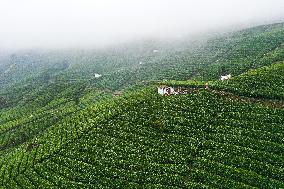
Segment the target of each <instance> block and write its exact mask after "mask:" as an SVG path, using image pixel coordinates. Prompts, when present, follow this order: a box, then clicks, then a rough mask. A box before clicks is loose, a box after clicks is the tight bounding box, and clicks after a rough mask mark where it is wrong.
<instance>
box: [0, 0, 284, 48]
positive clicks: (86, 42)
mask: <svg viewBox="0 0 284 189" xmlns="http://www.w3.org/2000/svg"><path fill="white" fill-rule="evenodd" d="M279 21H284V1H283V0H0V48H36V47H41V48H43V47H48V48H61V47H63V48H66V47H82V46H101V45H105V44H110V43H115V42H118V41H124V40H129V39H133V38H139V37H176V36H181V35H184V34H192V33H199V32H205V31H210V30H216V29H218V28H226V27H231V26H234V25H238V26H249V25H250V24H251V25H256V24H263V23H270V22H279Z"/></svg>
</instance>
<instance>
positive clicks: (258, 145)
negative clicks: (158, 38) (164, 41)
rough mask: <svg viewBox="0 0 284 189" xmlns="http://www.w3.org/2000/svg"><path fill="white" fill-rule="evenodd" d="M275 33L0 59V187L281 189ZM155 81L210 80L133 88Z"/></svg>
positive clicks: (279, 33)
mask: <svg viewBox="0 0 284 189" xmlns="http://www.w3.org/2000/svg"><path fill="white" fill-rule="evenodd" d="M283 32H284V25H283V24H274V25H267V26H259V27H255V28H251V29H247V30H243V31H239V32H235V33H232V34H227V35H223V36H221V37H217V38H216V37H215V38H214V39H211V40H208V41H206V42H204V43H198V44H195V46H192V45H185V44H183V45H181V44H174V45H173V46H172V47H165V46H166V45H161V44H160V43H158V44H156V43H154V42H146V43H144V45H143V47H141V49H140V48H139V47H137V46H136V45H137V44H132V45H130V46H126V47H123V48H122V47H119V48H118V47H117V48H114V49H108V50H106V51H100V52H97V51H96V52H94V51H88V52H81V51H76V52H72V51H68V52H64V53H63V52H48V53H46V54H41V53H38V54H37V53H35V54H34V52H33V53H31V54H33V55H30V54H27V55H25V53H24V52H21V53H20V54H17V55H11V56H10V57H8V58H7V57H6V58H2V57H1V58H2V59H1V60H3V61H5V64H1V65H0V79H1V82H0V86H1V89H0V92H1V94H0V103H1V104H0V117H1V119H0V157H1V158H0V188H1V186H2V187H3V188H12V189H14V188H39V187H42V188H97V187H100V186H101V187H110V188H117V187H120V188H127V187H131V188H133V187H141V186H143V187H149V188H150V187H152V188H153V187H160V188H171V187H172V188H188V187H192V188H196V187H200V188H204V187H208V188H212V187H215V188H252V187H258V188H283V187H284V183H283V179H282V178H283V177H284V170H283V164H284V161H283V159H284V157H283V154H284V143H283V138H284V130H283V126H284V125H283V123H284V120H283V118H284V112H283V106H280V105H281V104H282V103H283V91H284V83H283V82H284V80H283V69H284V68H283V63H281V62H282V61H283V59H284V56H283V55H284V46H283V43H284V37H283V36H284V35H283ZM130 47H131V48H130ZM132 47H133V48H132ZM153 49H159V51H158V53H157V52H155V53H154V52H153ZM173 49H175V50H173ZM138 52H139V53H138ZM73 53H74V54H73ZM23 57H24V58H23ZM140 62H141V64H140ZM11 66H12V67H11ZM255 68H257V69H255ZM252 69H253V70H252ZM7 70H8V71H7ZM249 70H250V71H249ZM247 71H248V72H247ZM244 72H245V73H244ZM8 73H9V74H8ZM94 73H99V74H102V75H103V76H102V77H101V78H95V77H94ZM226 73H232V74H233V76H235V77H233V79H232V80H229V81H227V82H219V81H214V80H215V79H218V78H219V76H220V75H221V74H226ZM242 73H243V74H242ZM238 74H241V75H239V76H237V75H238ZM164 79H165V80H166V79H176V80H179V79H182V80H185V79H195V80H198V79H200V80H203V81H207V80H209V79H212V80H213V81H212V82H210V89H209V90H207V91H206V90H204V89H197V90H191V91H192V92H191V93H190V94H187V95H182V96H170V97H163V96H159V95H158V94H157V93H156V89H155V88H154V87H153V86H148V87H146V88H144V87H143V86H144V85H146V84H147V81H152V80H164ZM142 81H145V82H144V83H142V84H141V82H142ZM149 83H151V82H149ZM176 83H177V84H178V85H180V84H182V85H183V86H186V85H188V83H190V84H189V85H188V87H196V88H200V87H197V86H196V84H198V85H199V86H202V87H203V83H204V82H198V81H197V82H192V81H190V82H188V81H178V82H176ZM136 84H138V87H137V88H143V89H141V90H138V91H131V90H128V91H127V90H125V91H124V93H125V94H124V95H123V96H122V97H119V98H111V97H112V94H113V93H114V91H117V90H122V89H127V88H129V87H133V88H134V89H135V85H136ZM228 93H231V94H230V95H227V94H228ZM245 97H248V98H249V99H248V98H245ZM251 99H256V100H257V103H256V101H255V100H251ZM268 99H269V100H271V101H273V102H268V103H266V102H267V100H268ZM259 102H260V103H259ZM269 103H279V106H274V105H270V104H269Z"/></svg>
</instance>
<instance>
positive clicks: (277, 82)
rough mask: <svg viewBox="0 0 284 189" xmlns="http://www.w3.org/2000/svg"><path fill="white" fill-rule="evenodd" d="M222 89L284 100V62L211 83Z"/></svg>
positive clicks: (243, 94) (214, 86) (256, 96)
mask: <svg viewBox="0 0 284 189" xmlns="http://www.w3.org/2000/svg"><path fill="white" fill-rule="evenodd" d="M211 86H212V87H213V88H216V89H219V90H220V89H222V90H226V91H229V92H233V93H235V94H238V95H241V96H249V97H255V98H267V99H278V100H282V101H283V100H284V63H283V62H281V63H276V64H273V65H271V66H265V67H261V68H259V69H256V70H251V71H249V72H247V73H244V74H241V75H239V76H236V77H233V78H232V79H230V80H228V81H225V82H221V81H219V82H215V83H211Z"/></svg>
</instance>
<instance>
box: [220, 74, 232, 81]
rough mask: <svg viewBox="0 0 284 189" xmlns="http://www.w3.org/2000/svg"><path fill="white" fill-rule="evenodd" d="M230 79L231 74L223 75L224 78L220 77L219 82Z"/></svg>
mask: <svg viewBox="0 0 284 189" xmlns="http://www.w3.org/2000/svg"><path fill="white" fill-rule="evenodd" d="M231 77H232V75H231V74H229V75H224V76H223V75H222V76H221V78H220V79H221V81H224V80H228V79H231Z"/></svg>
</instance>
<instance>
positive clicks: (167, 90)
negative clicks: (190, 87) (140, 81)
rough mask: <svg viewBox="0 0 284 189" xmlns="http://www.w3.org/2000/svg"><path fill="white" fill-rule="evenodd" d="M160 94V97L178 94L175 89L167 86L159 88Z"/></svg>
mask: <svg viewBox="0 0 284 189" xmlns="http://www.w3.org/2000/svg"><path fill="white" fill-rule="evenodd" d="M158 93H159V94H160V95H166V96H167V95H172V94H176V93H175V90H174V88H172V87H168V86H166V85H160V86H159V87H158Z"/></svg>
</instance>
